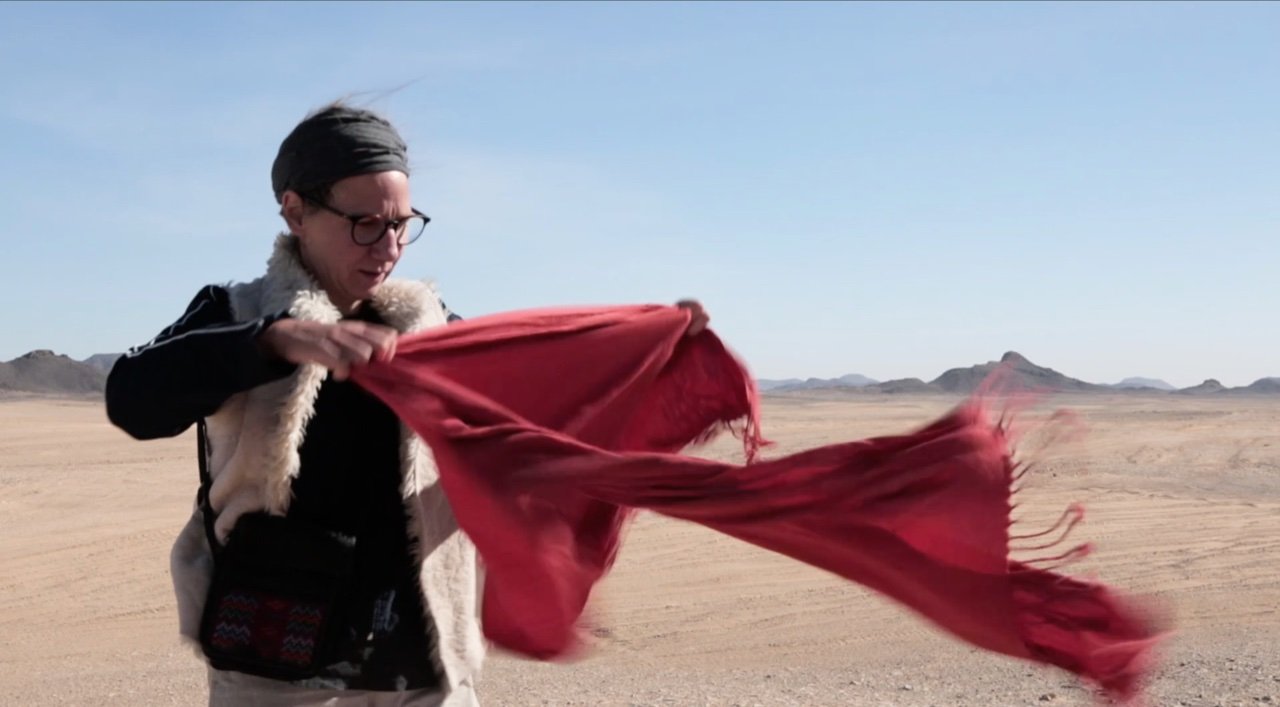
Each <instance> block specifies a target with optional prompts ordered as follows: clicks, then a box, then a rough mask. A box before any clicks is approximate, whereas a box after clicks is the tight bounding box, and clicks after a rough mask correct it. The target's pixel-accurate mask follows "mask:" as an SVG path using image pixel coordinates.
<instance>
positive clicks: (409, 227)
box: [304, 197, 431, 245]
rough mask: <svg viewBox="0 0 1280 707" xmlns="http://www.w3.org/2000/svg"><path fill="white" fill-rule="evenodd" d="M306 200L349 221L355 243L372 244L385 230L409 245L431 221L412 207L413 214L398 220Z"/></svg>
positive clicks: (397, 239) (380, 237) (401, 242)
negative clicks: (351, 212) (348, 210)
mask: <svg viewBox="0 0 1280 707" xmlns="http://www.w3.org/2000/svg"><path fill="white" fill-rule="evenodd" d="M304 199H306V201H308V202H310V203H312V204H315V205H316V206H319V207H320V208H322V209H324V210H325V211H328V212H329V213H331V214H334V215H335V216H341V217H342V218H345V219H346V220H348V221H350V222H351V240H352V242H354V243H355V244H356V245H373V244H374V243H377V242H378V241H380V240H382V237H383V236H384V235H386V233H387V231H391V232H392V233H394V234H395V237H396V242H397V243H398V244H400V245H409V244H410V243H412V242H414V241H416V240H418V236H421V235H422V232H423V231H424V230H426V228H427V224H428V223H431V217H430V216H427V215H426V214H424V213H422V212H421V211H419V210H417V209H413V215H412V216H407V217H405V218H402V219H399V220H395V221H392V220H389V219H385V218H382V217H381V216H369V215H365V214H348V213H344V212H342V211H339V210H337V209H335V208H333V207H332V206H330V205H328V204H326V203H324V202H323V201H320V200H319V199H310V198H306V197H304Z"/></svg>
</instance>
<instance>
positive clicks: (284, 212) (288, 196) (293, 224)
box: [280, 190, 306, 236]
mask: <svg viewBox="0 0 1280 707" xmlns="http://www.w3.org/2000/svg"><path fill="white" fill-rule="evenodd" d="M305 206H306V204H305V203H303V201H302V197H300V196H298V192H295V191H292V190H288V191H285V193H284V194H283V195H281V199H280V215H281V216H282V217H284V223H285V225H286V226H288V227H289V232H290V233H292V234H294V235H295V236H300V235H302V212H303V209H304V208H305Z"/></svg>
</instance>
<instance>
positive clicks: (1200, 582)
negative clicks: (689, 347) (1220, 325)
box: [0, 396, 1280, 707]
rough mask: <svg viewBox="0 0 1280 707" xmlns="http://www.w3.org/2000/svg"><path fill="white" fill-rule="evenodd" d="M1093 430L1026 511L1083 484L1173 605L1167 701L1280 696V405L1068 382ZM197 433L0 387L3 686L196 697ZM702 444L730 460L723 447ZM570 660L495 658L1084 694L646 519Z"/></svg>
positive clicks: (821, 438)
mask: <svg viewBox="0 0 1280 707" xmlns="http://www.w3.org/2000/svg"><path fill="white" fill-rule="evenodd" d="M952 402H953V401H952V400H949V399H945V398H940V397H933V398H930V397H921V398H910V397H893V398H878V399H871V398H850V399H848V400H843V401H840V400H836V401H804V400H780V399H773V400H770V401H769V402H768V403H767V404H766V405H765V430H766V433H767V434H768V435H769V436H770V437H772V438H773V439H775V440H777V441H778V442H779V443H780V444H779V446H778V448H776V449H775V450H774V451H773V452H772V453H773V454H776V453H781V452H787V451H793V450H798V449H802V448H806V447H811V446H815V445H818V444H822V443H826V442H832V441H837V440H844V439H852V438H859V437H866V436H870V435H874V434H881V433H889V432H899V431H903V430H906V429H909V428H912V427H915V426H917V425H919V424H922V423H924V422H926V421H928V420H930V419H931V418H932V417H933V416H935V415H937V414H938V413H940V412H942V411H943V410H944V409H946V407H948V406H949V405H950V404H951V403H952ZM1056 402H1057V403H1059V404H1063V405H1067V406H1070V407H1072V408H1074V409H1076V410H1078V411H1079V412H1081V413H1082V418H1083V420H1084V421H1085V422H1086V423H1087V425H1088V427H1089V434H1088V436H1087V437H1086V438H1085V439H1084V440H1082V441H1079V442H1076V443H1073V444H1069V445H1065V446H1062V447H1060V448H1057V449H1055V450H1052V451H1051V452H1050V453H1049V454H1048V455H1047V456H1046V459H1045V461H1044V463H1042V464H1041V465H1040V466H1039V468H1038V469H1037V472H1036V473H1035V475H1034V476H1033V477H1032V479H1031V484H1030V486H1029V487H1028V488H1027V489H1026V490H1025V491H1024V492H1023V493H1022V494H1021V497H1020V500H1021V501H1022V503H1023V504H1024V505H1023V506H1022V508H1021V509H1020V512H1021V513H1024V514H1026V518H1027V520H1028V521H1029V522H1037V521H1040V520H1043V519H1048V518H1051V517H1053V516H1056V514H1057V512H1058V511H1060V510H1061V508H1062V507H1063V506H1064V505H1065V504H1066V503H1068V502H1069V501H1072V500H1080V501H1083V502H1084V503H1085V504H1086V506H1087V508H1088V510H1089V517H1088V522H1087V523H1086V524H1085V525H1084V526H1083V527H1082V528H1081V529H1079V530H1078V532H1077V535H1076V536H1075V537H1076V538H1078V539H1088V540H1092V541H1094V542H1095V543H1096V545H1097V552H1096V553H1095V554H1094V555H1093V556H1092V557H1091V558H1089V559H1087V560H1085V561H1084V562H1082V563H1080V564H1079V565H1077V566H1075V567H1074V569H1073V570H1072V571H1073V572H1074V573H1086V572H1087V573H1096V574H1097V575H1098V576H1100V577H1101V578H1102V579H1105V580H1106V581H1108V582H1110V583H1112V584H1114V585H1116V586H1118V587H1122V588H1126V589H1129V590H1132V591H1135V592H1140V593H1143V594H1148V595H1151V596H1154V597H1156V598H1157V599H1159V600H1160V601H1162V602H1164V603H1166V604H1167V605H1168V606H1169V607H1170V609H1171V610H1172V612H1173V615H1174V617H1175V621H1176V631H1177V632H1176V634H1175V635H1174V636H1173V637H1172V638H1171V639H1170V640H1169V641H1168V643H1167V646H1166V650H1165V652H1164V661H1163V665H1162V667H1161V669H1160V671H1159V672H1158V674H1157V675H1156V676H1155V678H1154V680H1153V682H1152V685H1151V687H1150V691H1149V695H1150V702H1151V703H1152V704H1154V705H1266V704H1280V399H1276V398H1227V397H1219V398H1185V397H1184V398H1178V397H1159V398H1156V397H1129V396H1125V397H1120V396H1117V397H1096V396H1090V397H1075V398H1070V397H1068V398H1061V399H1059V400H1057V401H1056ZM194 451H195V443H194V440H193V438H192V437H191V436H190V435H187V436H184V437H182V438H179V439H175V440H164V441H157V442H148V443H139V442H134V441H132V440H130V439H128V438H127V437H126V436H125V435H124V434H123V433H121V432H119V431H117V430H115V429H113V428H112V427H110V426H109V425H108V424H107V422H106V420H105V418H104V415H103V413H102V410H101V407H100V405H95V404H91V403H84V402H74V401H48V400H44V401H41V400H25V401H7V402H0V558H3V559H2V560H0V562H2V564H0V568H2V569H0V704H4V705H63V704H70V705H198V704H201V703H202V702H203V700H204V687H203V680H204V676H203V668H202V667H201V665H200V664H199V663H198V662H197V661H196V660H195V659H194V658H193V657H192V655H191V653H190V651H189V650H188V649H186V648H184V647H183V646H181V645H179V644H178V642H177V640H176V637H175V625H176V623H175V617H174V609H173V599H172V596H171V592H170V588H169V578H168V549H169V544H170V542H171V541H172V539H173V536H174V534H175V533H176V532H177V530H178V528H179V527H180V526H181V524H182V522H183V521H184V519H185V517H186V515H187V513H188V511H189V508H190V504H191V499H192V495H193V494H194V492H195V484H196V471H195V462H194ZM706 453H707V454H709V455H714V456H720V457H722V458H731V456H732V445H731V444H730V443H728V442H727V441H721V442H718V443H717V444H716V445H714V446H713V447H711V448H710V449H709V450H707V451H706ZM593 620H594V622H595V624H596V625H597V626H598V628H597V629H596V630H595V632H594V633H595V641H596V647H595V650H594V651H593V653H592V654H591V655H590V656H589V657H588V658H586V659H585V660H582V661H580V662H577V663H574V664H571V665H547V664H538V663H532V662H527V661H522V660H515V659H511V658H507V657H503V656H497V657H495V658H494V659H492V660H491V661H490V662H489V664H488V667H487V671H486V674H485V676H484V679H483V681H482V684H481V689H482V695H483V696H484V698H485V700H486V703H488V704H495V705H507V704H533V705H559V704H574V705H597V704H619V705H632V704H636V705H651V704H652V705H704V704H705V705H756V704H759V705H800V704H813V705H837V704H843V705H938V706H940V707H942V706H950V705H973V706H979V705H981V706H987V705H1086V704H1090V699H1091V693H1090V692H1089V691H1088V690H1086V689H1083V688H1082V687H1081V686H1080V685H1079V684H1077V683H1076V682H1075V681H1074V680H1073V679H1072V678H1071V677H1070V676H1068V675H1067V674H1065V673H1062V672H1058V671H1052V670H1047V669H1042V668H1038V667H1035V666H1032V665H1029V664H1025V663H1022V662H1019V661H1014V660H1010V659H1005V658H1000V657H995V656H992V655H988V654H985V653H981V652H979V651H976V650H974V649H970V648H968V647H967V646H966V645H964V644H961V643H959V642H957V641H955V640H952V639H951V638H948V637H946V636H943V635H941V634H939V633H937V632H936V631H935V630H933V629H932V628H930V627H929V626H927V625H926V624H924V623H923V622H921V621H920V620H918V619H916V618H915V617H914V616H913V615H910V614H907V613H906V612H905V611H903V610H901V609H899V608H898V607H896V606H894V605H892V604H890V603H889V602H887V601H885V600H883V599H881V598H879V597H877V596H874V595H871V594H869V593H868V592H867V591H865V590H863V589H861V588H859V587H857V586H854V585H850V584H848V583H845V582H843V581H840V580H837V579H834V578H832V577H830V576H828V575H826V574H824V573H822V572H819V571H816V570H813V569H810V568H808V567H805V566H802V565H799V564H798V563H795V562H793V561H790V560H787V559H785V558H781V557H778V556H776V555H773V554H771V553H767V552H765V551H762V550H758V549H756V548H754V547H751V546H748V545H745V544H742V543H740V542H737V541H734V540H731V539H728V538H725V537H722V536H718V535H716V534H714V533H712V532H709V531H706V530H703V529H700V528H698V527H694V526H690V525H687V524H683V523H678V522H674V521H669V520H665V519H662V518H659V517H656V516H648V515H645V516H641V517H640V518H639V519H638V521H637V522H636V524H635V525H634V526H633V527H632V529H631V531H630V533H629V535H628V538H627V542H626V544H625V546H624V549H623V552H622V556H621V558H620V560H619V564H618V566H617V568H616V570H615V571H614V573H613V574H612V575H611V577H610V578H609V579H608V580H607V582H606V583H605V584H604V586H602V588H601V590H600V592H599V594H598V600H597V601H596V603H595V610H594V612H593Z"/></svg>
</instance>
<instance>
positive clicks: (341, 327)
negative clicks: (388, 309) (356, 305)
mask: <svg viewBox="0 0 1280 707" xmlns="http://www.w3.org/2000/svg"><path fill="white" fill-rule="evenodd" d="M397 336H399V332H397V331H396V330H395V329H392V328H391V327H389V326H383V325H381V324H370V323H369V322H361V321H355V320H343V321H340V322H338V323H336V324H323V323H321V322H309V321H304V320H301V319H291V318H286V319H278V320H276V321H275V322H273V323H272V324H271V326H269V327H267V330H266V331H264V332H262V334H261V335H260V336H259V339H258V341H259V343H260V344H261V346H262V347H263V349H264V350H265V351H266V352H267V353H269V354H270V355H272V356H275V357H277V358H282V359H284V360H286V361H289V362H290V363H315V364H318V365H321V366H324V367H325V368H327V369H329V370H330V371H332V372H333V377H334V378H335V379H336V380H346V378H347V376H348V375H350V373H351V369H352V368H353V367H357V366H361V365H364V364H366V363H368V362H369V361H371V360H378V361H390V360H391V359H392V357H394V356H395V353H396V337H397Z"/></svg>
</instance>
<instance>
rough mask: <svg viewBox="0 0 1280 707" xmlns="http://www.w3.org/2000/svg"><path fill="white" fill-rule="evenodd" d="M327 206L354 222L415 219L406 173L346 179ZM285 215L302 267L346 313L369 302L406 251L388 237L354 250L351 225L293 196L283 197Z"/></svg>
mask: <svg viewBox="0 0 1280 707" xmlns="http://www.w3.org/2000/svg"><path fill="white" fill-rule="evenodd" d="M328 206H329V207H331V208H332V209H334V210H336V211H341V212H342V213H344V214H350V215H352V216H381V217H382V218H383V219H385V220H399V219H403V218H406V217H408V216H411V215H412V214H413V210H412V207H411V201H410V198H409V177H408V175H406V174H404V173H403V172H375V173H373V174H361V175H357V176H354V177H347V178H346V179H343V180H342V181H340V182H337V183H336V184H334V185H333V190H332V193H331V195H330V197H329V202H328ZM283 213H284V216H285V221H286V222H287V223H288V224H289V228H290V230H291V231H292V232H293V233H294V235H296V236H297V237H298V241H299V245H300V246H301V249H302V260H303V263H304V264H305V265H306V266H307V269H308V270H310V271H311V274H312V275H313V276H314V277H315V278H316V281H317V282H318V283H319V284H320V286H321V287H322V288H324V291H325V292H326V293H328V295H329V299H330V300H331V301H332V302H333V304H334V306H336V307H337V308H338V309H339V310H340V311H342V312H344V313H350V312H351V311H353V310H354V309H355V308H356V307H357V306H358V305H359V304H360V303H361V302H362V301H364V300H367V299H369V297H371V296H372V295H373V292H374V290H376V289H377V287H378V285H381V284H382V283H383V281H385V280H386V279H387V278H388V277H390V276H391V271H392V270H393V269H394V268H395V266H396V263H397V262H398V261H399V260H400V255H401V253H402V251H403V249H404V246H402V245H400V244H399V243H398V242H397V240H396V237H395V235H394V234H392V233H384V234H383V236H382V237H381V238H379V239H378V241H377V242H376V243H374V244H373V245H367V246H366V245H358V244H356V242H355V241H353V240H352V238H351V221H349V220H347V219H345V218H343V217H342V216H339V215H338V214H335V213H333V212H331V211H329V210H327V209H323V208H320V207H317V206H315V205H312V204H307V203H305V202H304V201H303V200H302V198H301V197H299V196H298V195H297V194H296V193H294V192H291V191H290V192H286V193H285V195H284V203H283Z"/></svg>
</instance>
